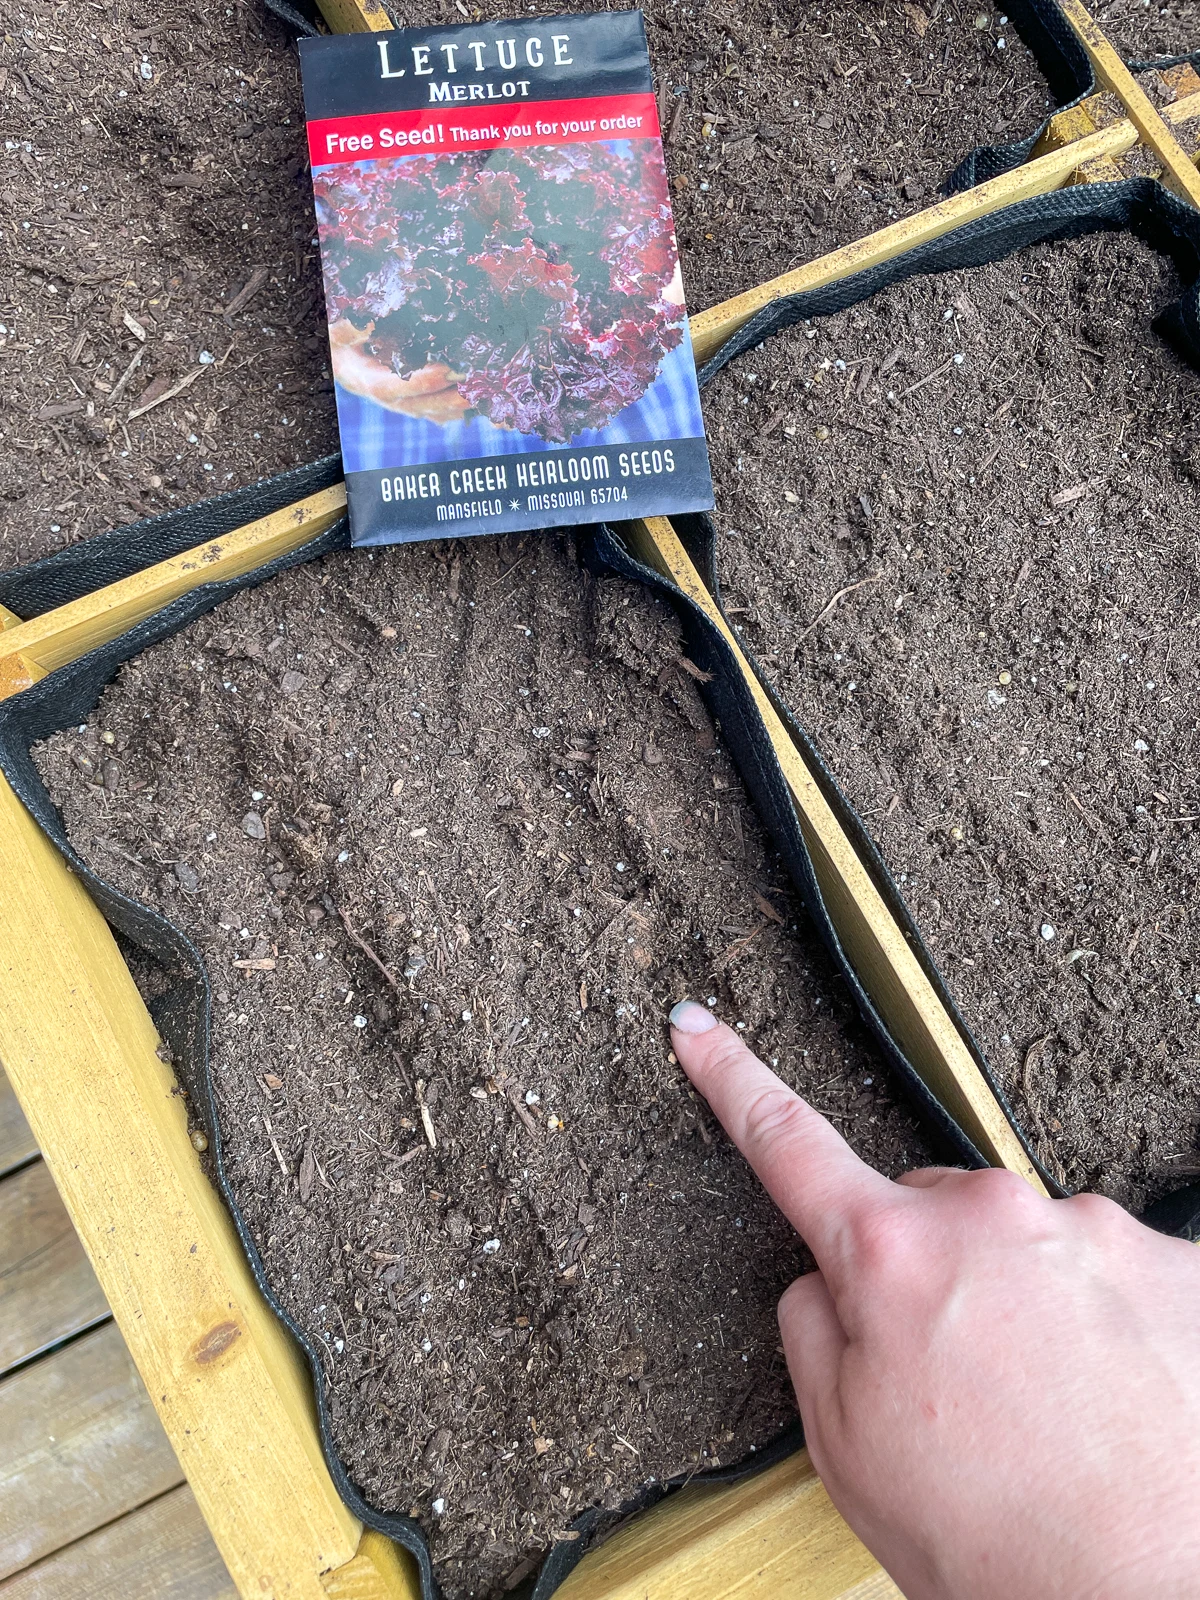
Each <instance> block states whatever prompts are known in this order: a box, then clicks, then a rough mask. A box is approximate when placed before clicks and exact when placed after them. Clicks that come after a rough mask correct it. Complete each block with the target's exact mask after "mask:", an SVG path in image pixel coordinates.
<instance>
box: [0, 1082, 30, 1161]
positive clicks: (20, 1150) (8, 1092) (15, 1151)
mask: <svg viewBox="0 0 1200 1600" xmlns="http://www.w3.org/2000/svg"><path fill="white" fill-rule="evenodd" d="M35 1155H37V1140H36V1139H35V1138H34V1137H33V1130H32V1129H31V1128H30V1126H29V1124H28V1122H26V1120H25V1113H24V1112H23V1111H22V1110H21V1106H20V1103H19V1102H18V1100H17V1097H16V1095H15V1094H14V1093H13V1086H12V1084H11V1083H9V1081H8V1074H7V1073H6V1072H5V1071H4V1070H3V1068H0V1178H4V1177H7V1175H8V1174H9V1173H10V1172H11V1171H12V1170H13V1168H14V1167H20V1166H24V1164H25V1163H26V1162H27V1161H29V1160H31V1159H32V1157H33V1156H35Z"/></svg>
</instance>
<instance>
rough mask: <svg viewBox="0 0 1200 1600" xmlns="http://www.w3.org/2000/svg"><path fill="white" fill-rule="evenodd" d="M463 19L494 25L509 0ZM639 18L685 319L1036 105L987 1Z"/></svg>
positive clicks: (850, 235) (880, 216)
mask: <svg viewBox="0 0 1200 1600" xmlns="http://www.w3.org/2000/svg"><path fill="white" fill-rule="evenodd" d="M474 9H475V13H476V14H478V15H480V16H484V17H497V18H500V17H506V16H510V15H512V13H513V3H512V0H478V3H477V5H476V7H475V8H474ZM520 9H521V10H522V11H528V12H545V13H548V14H554V13H563V12H570V11H578V10H585V11H592V10H595V9H596V4H595V0H532V3H528V4H526V5H525V6H522V7H521V8H520ZM641 9H642V11H643V13H644V15H645V18H646V34H647V38H648V40H649V45H650V60H651V65H652V67H653V69H654V78H655V84H656V87H657V91H658V95H659V108H660V109H659V116H660V120H661V121H662V122H663V125H664V137H665V144H666V153H667V167H668V170H669V172H670V173H671V200H672V205H673V206H674V210H675V224H676V231H677V233H678V237H679V249H680V256H681V259H682V263H683V282H684V289H685V292H686V294H687V301H688V305H689V307H691V309H692V310H693V311H699V310H702V309H703V308H704V307H706V306H711V305H715V304H716V303H717V302H718V301H720V300H724V299H726V298H727V297H728V296H730V295H734V294H740V293H741V292H742V291H743V290H745V289H749V288H752V287H753V286H754V285H755V284H757V283H762V282H764V281H765V280H766V279H768V278H773V277H776V276H778V274H779V273H781V272H787V271H790V270H791V268H793V267H797V266H800V265H802V264H803V263H804V262H805V261H809V260H811V259H813V258H814V257H815V256H820V255H824V254H826V253H827V252H828V251H830V250H835V249H837V248H838V246H839V245H843V244H849V243H850V242H851V241H852V240H854V239H858V238H860V237H862V235H864V234H867V233H872V232H874V231H875V229H877V228H883V227H886V226H887V224H888V223H889V222H890V221H893V220H894V219H895V218H897V217H900V216H903V215H905V213H907V212H910V211H919V210H921V209H922V207H924V206H930V205H933V204H935V203H936V201H938V200H939V199H940V198H941V197H942V185H943V183H944V181H945V179H946V178H947V177H948V176H949V174H950V172H951V171H952V170H953V169H954V168H955V167H956V166H958V164H959V162H960V161H962V159H963V158H964V156H966V155H968V154H969V153H970V152H971V150H972V149H974V147H975V146H976V145H979V144H1002V143H1007V142H1008V141H1010V140H1012V139H1018V138H1022V137H1023V136H1024V135H1026V134H1029V133H1032V132H1033V131H1034V130H1035V129H1036V128H1037V126H1038V124H1039V123H1040V122H1041V120H1042V118H1043V117H1045V116H1046V115H1047V114H1048V112H1049V111H1050V109H1051V104H1050V99H1049V95H1048V91H1047V89H1046V84H1045V80H1044V79H1043V78H1042V75H1041V73H1040V72H1039V70H1038V68H1037V66H1036V63H1035V62H1034V59H1033V57H1032V55H1031V54H1030V53H1029V51H1028V50H1027V49H1026V48H1025V46H1024V44H1023V43H1022V41H1021V39H1020V38H1019V37H1018V36H1017V34H1016V33H1015V32H1014V31H1013V29H1012V28H1011V26H1009V25H1008V24H1007V19H1004V20H1002V15H1003V7H1002V6H1001V7H999V8H994V7H992V6H989V5H987V4H984V5H979V4H976V3H974V0H971V3H970V4H967V3H962V0H931V3H929V4H915V3H913V0H908V3H905V0H848V3H846V0H842V3H812V0H806V3H805V4H803V5H795V4H787V3H780V4H772V3H771V0H738V3H736V4H735V3H733V0H724V3H721V4H716V5H702V6H695V7H693V6H681V5H679V4H678V0H645V3H644V4H643V5H642V8H641ZM388 11H389V13H390V14H391V16H392V17H393V19H394V20H395V21H396V22H397V23H398V24H399V25H400V26H408V27H411V26H414V25H416V24H428V23H430V22H431V21H438V20H441V21H445V22H448V23H456V24H461V22H462V15H461V12H460V11H459V10H458V9H457V8H456V6H455V4H454V0H432V3H430V0H388ZM980 19H982V22H983V26H980V25H979V20H980ZM706 129H707V130H708V132H707V133H706V132H705V130H706Z"/></svg>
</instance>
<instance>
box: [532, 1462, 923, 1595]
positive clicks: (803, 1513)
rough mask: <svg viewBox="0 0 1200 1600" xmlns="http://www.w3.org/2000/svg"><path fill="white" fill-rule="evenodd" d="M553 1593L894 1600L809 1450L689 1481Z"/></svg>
mask: <svg viewBox="0 0 1200 1600" xmlns="http://www.w3.org/2000/svg"><path fill="white" fill-rule="evenodd" d="M557 1593H558V1600H752V1597H753V1600H758V1597H760V1596H761V1597H763V1600H767V1597H769V1600H783V1597H786V1600H901V1597H900V1591H899V1590H898V1589H897V1588H896V1586H895V1584H893V1583H892V1581H891V1580H890V1579H889V1578H888V1577H887V1575H886V1574H885V1573H884V1572H882V1571H881V1570H880V1568H879V1565H878V1563H877V1562H876V1560H875V1558H874V1557H873V1556H872V1555H871V1554H870V1552H869V1551H868V1550H866V1549H865V1548H864V1547H863V1545H862V1544H860V1543H859V1541H858V1539H856V1538H855V1536H854V1534H852V1533H851V1532H850V1529H849V1528H848V1527H847V1526H846V1524H845V1523H844V1522H843V1521H842V1519H841V1517H840V1516H839V1515H838V1513H837V1512H836V1511H835V1510H834V1508H833V1505H832V1504H831V1503H830V1500H829V1496H828V1495H827V1494H826V1493H825V1489H824V1486H823V1485H822V1483H821V1480H820V1479H819V1478H818V1477H817V1475H816V1472H815V1471H814V1470H813V1466H812V1462H811V1461H810V1460H809V1457H808V1452H807V1451H806V1450H801V1451H800V1452H798V1454H796V1455H794V1456H791V1457H789V1458H788V1460H786V1461H782V1462H780V1463H779V1465H778V1466H776V1467H771V1468H770V1469H769V1470H768V1471H766V1472H764V1473H762V1474H761V1475H760V1476H758V1477H755V1478H750V1479H747V1480H746V1482H744V1483H738V1484H732V1485H729V1486H727V1487H724V1488H719V1489H717V1488H713V1489H704V1488H699V1487H695V1488H691V1489H686V1490H684V1491H683V1492H682V1493H681V1494H679V1495H676V1496H674V1497H673V1498H672V1499H670V1500H667V1501H664V1502H663V1504H662V1505H660V1506H656V1507H655V1508H654V1510H652V1511H649V1512H647V1513H646V1514H645V1515H644V1516H641V1517H638V1518H636V1519H635V1520H634V1521H632V1522H631V1523H630V1524H629V1526H628V1527H626V1528H623V1529H622V1530H621V1531H620V1532H619V1533H616V1534H614V1535H613V1537H612V1538H611V1539H609V1540H607V1541H606V1543H604V1544H603V1545H601V1547H600V1548H599V1550H597V1551H595V1552H594V1553H593V1554H591V1555H589V1556H585V1557H584V1559H583V1560H582V1561H581V1562H580V1563H579V1565H578V1566H577V1567H576V1569H575V1571H574V1572H573V1573H572V1574H571V1576H570V1577H569V1578H567V1580H566V1582H565V1583H564V1584H563V1585H562V1587H561V1588H560V1589H559V1590H558V1591H557Z"/></svg>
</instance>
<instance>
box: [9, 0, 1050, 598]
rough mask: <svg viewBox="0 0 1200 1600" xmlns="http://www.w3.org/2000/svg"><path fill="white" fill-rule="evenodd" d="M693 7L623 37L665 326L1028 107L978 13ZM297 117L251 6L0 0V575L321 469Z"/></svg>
mask: <svg viewBox="0 0 1200 1600" xmlns="http://www.w3.org/2000/svg"><path fill="white" fill-rule="evenodd" d="M539 7H540V8H541V9H546V10H551V11H562V10H564V9H570V7H569V5H565V4H564V3H563V0H547V3H546V4H545V5H544V6H542V5H541V0H539ZM484 9H485V11H487V12H488V13H489V14H493V13H494V14H497V15H507V14H510V13H511V12H512V11H513V10H514V9H519V8H515V7H514V6H513V5H512V4H511V0H503V3H500V0H493V3H490V4H489V5H488V6H487V7H485V8H484ZM400 10H401V8H397V12H398V14H399V12H400ZM696 10H697V11H698V12H699V14H698V15H693V14H692V13H691V11H690V9H685V8H681V7H679V6H677V5H671V4H667V3H656V4H654V5H651V6H650V7H649V8H648V14H647V17H648V27H649V34H650V45H651V51H652V60H653V63H654V67H655V72H656V80H657V82H658V83H659V85H660V86H661V89H662V103H663V107H664V110H665V112H666V118H667V133H668V144H667V161H668V166H669V168H670V170H671V172H672V174H673V178H674V189H673V200H674V204H675V211H676V217H677V221H678V228H679V235H680V244H681V249H682V252H683V257H684V276H685V283H686V287H687V291H688V297H689V302H690V304H691V306H692V308H693V309H694V310H695V309H700V308H703V307H704V306H706V305H709V304H712V303H713V302H715V301H717V300H720V299H722V298H724V297H725V296H727V295H729V294H733V293H737V292H739V291H741V290H744V289H747V288H750V287H752V286H753V285H754V284H756V283H758V282H761V281H762V280H763V279H764V278H767V277H770V276H773V275H775V274H777V273H779V272H783V271H786V270H787V269H788V268H789V267H792V266H796V265H798V264H800V263H801V262H803V261H805V260H808V259H810V258H811V257H813V256H816V255H820V254H822V253H823V252H825V251H827V250H830V249H833V248H835V247H836V246H837V245H839V244H846V243H848V242H849V241H850V240H852V239H854V238H856V237H858V236H859V235H861V234H863V233H866V232H869V231H870V230H871V229H873V228H877V227H881V226H882V225H883V224H885V223H886V222H887V221H888V220H889V218H890V217H891V216H893V215H900V214H901V213H902V212H904V211H906V210H912V209H916V208H919V207H920V206H922V205H928V204H930V203H932V202H933V201H934V200H935V199H936V198H937V191H938V186H939V185H940V183H941V182H942V179H943V178H944V177H945V175H946V173H947V172H948V171H949V170H950V169H951V168H952V167H953V166H955V165H956V164H957V162H958V161H959V160H960V159H961V157H962V156H963V155H965V154H966V153H967V151H968V150H969V149H970V147H971V146H972V145H973V144H975V143H978V142H980V141H984V140H986V141H992V140H996V139H1008V138H1012V137H1016V136H1017V135H1019V134H1023V133H1026V132H1029V131H1031V130H1032V129H1033V128H1034V127H1035V126H1036V125H1037V123H1038V121H1039V120H1040V119H1041V117H1042V116H1043V115H1044V113H1045V111H1046V109H1047V101H1046V93H1045V88H1044V85H1043V83H1042V80H1041V77H1040V75H1039V74H1038V73H1037V71H1036V69H1035V67H1034V65H1033V62H1032V60H1031V58H1030V57H1029V55H1028V52H1027V51H1026V50H1025V49H1024V46H1023V45H1022V44H1021V42H1020V40H1019V39H1017V37H1016V36H1015V35H1014V34H1013V33H1012V31H1011V29H1006V28H1005V27H1004V26H1003V25H1002V24H1001V23H1000V22H999V20H998V14H997V13H995V12H993V11H992V10H990V9H989V8H988V7H986V6H985V7H984V8H983V10H980V9H979V7H978V5H977V4H974V3H972V4H970V5H963V4H957V3H956V4H944V3H942V0H932V3H930V4H928V5H918V4H908V5H903V4H893V3H891V0H887V3H879V0H855V3H854V4H853V5H850V6H827V5H822V6H805V7H804V8H803V9H802V10H800V11H799V12H798V14H795V15H794V14H793V12H792V10H791V9H789V8H784V7H780V8H778V9H774V8H772V6H771V5H770V4H769V3H766V0H747V3H745V4H741V5H737V6H733V5H728V6H726V7H724V8H720V7H718V8H716V9H714V8H712V7H703V8H700V7H698V8H696ZM977 16H983V17H985V19H986V22H987V25H986V27H984V28H977V27H976V25H975V19H976V17H977ZM443 17H444V18H445V19H446V20H448V21H452V22H455V23H461V21H462V15H461V13H460V12H459V11H458V10H457V9H456V8H455V7H454V6H453V4H452V3H450V0H445V3H444V4H443V3H442V0H436V3H430V4H428V5H420V6H418V5H412V6H406V7H404V8H403V15H402V16H401V17H400V20H402V21H408V22H420V23H428V22H430V21H436V20H438V19H439V18H443ZM1001 39H1003V40H1004V45H1005V48H1004V49H1003V50H1002V49H1000V40H1001ZM147 74H148V75H147ZM910 79H911V82H909V81H908V80H910ZM793 101H795V102H798V103H797V104H793ZM302 120H303V119H302V103H301V98H300V84H299V72H298V68H297V63H296V55H295V51H294V49H293V48H292V47H291V45H290V43H289V42H288V39H287V35H286V33H285V31H284V29H283V28H282V27H281V26H280V25H279V24H277V23H275V22H274V21H273V20H272V19H271V18H270V17H269V16H268V15H267V14H266V13H265V10H264V9H263V7H262V6H261V5H260V4H258V3H257V0H237V3H235V4H234V5H232V6H231V7H229V8H228V11H227V8H225V7H222V6H218V7H215V8H213V7H199V6H192V7H190V8H189V7H185V8H184V9H183V10H182V11H178V12H176V13H173V17H172V20H171V21H170V22H169V23H168V24H163V23H162V21H161V19H159V18H158V17H157V16H155V15H151V14H150V13H149V12H147V13H146V15H145V17H140V16H133V17H130V16H126V15H125V14H122V15H121V16H119V17H118V16H116V15H115V14H114V15H113V16H111V17H108V16H105V17H100V16H99V14H97V15H96V16H95V17H93V18H92V19H91V20H87V19H85V20H84V22H83V23H81V24H80V25H79V26H78V27H74V26H72V27H70V28H65V25H64V23H63V21H62V18H61V17H60V15H59V13H58V11H57V10H56V9H55V7H54V6H53V5H52V4H51V3H50V0H23V3H22V8H21V12H20V15H19V16H18V17H17V18H16V19H15V22H14V25H13V27H12V31H11V32H10V33H9V34H7V35H6V36H5V38H4V39H3V40H0V121H2V122H3V127H4V133H5V135H6V139H7V140H10V141H12V145H13V147H12V148H11V149H6V150H5V151H4V152H3V154H2V155H0V163H2V165H0V202H4V203H6V204H7V208H8V212H9V214H10V215H11V216H12V217H14V218H16V219H19V223H18V226H17V228H16V229H15V230H10V231H9V232H8V233H6V234H5V236H4V239H3V241H2V242H0V324H2V331H0V352H2V353H3V356H4V360H5V379H6V385H5V388H6V401H7V404H6V408H5V413H4V415H3V417H0V443H2V445H3V449H0V567H10V566H15V565H17V564H19V563H22V562H25V561H31V560H34V559H36V558H37V557H38V556H41V555H44V554H46V553H47V552H49V551H50V550H53V549H55V548H56V547H57V546H59V545H61V544H66V543H72V542H74V541H75V540H77V539H82V538H86V537H87V536H88V535H89V534H92V533H96V532H99V531H101V530H102V529H104V528H108V527H114V526H119V525H120V524H122V523H123V522H128V521H132V520H134V519H135V518H137V517H141V516H147V515H150V514H151V513H153V512H155V511H160V510H164V509H167V508H169V507H170V506H172V505H187V504H190V503H192V502H194V501H196V500H198V499H201V498H203V497H205V496H206V495H210V494H214V493H217V492H219V491H220V490H222V489H228V488H234V487H237V486H239V485H241V484H244V483H249V482H253V481H254V480H255V479H256V478H258V477H262V476H267V475H269V474H271V473H273V472H278V471H280V470H282V469H283V468H285V467H288V466H293V465H296V464H297V463H299V462H301V461H309V460H312V459H313V458H314V457H316V456H319V455H322V454H324V453H326V452H327V451H330V450H333V449H336V447H337V434H336V427H335V422H334V413H333V390H332V382H331V378H330V372H329V351H328V345H327V342H326V328H325V308H324V300H323V295H322V292H321V283H320V272H319V264H318V260H317V251H316V248H315V246H314V244H313V237H314V233H315V228H314V219H313V211H312V192H311V182H310V178H309V173H308V169H307V165H306V156H305V151H304V144H303V137H302ZM705 127H709V128H710V129H711V130H712V131H711V133H710V135H709V136H708V137H706V136H705V133H704V129H705ZM702 185H706V186H707V187H702ZM127 316H128V317H129V318H130V319H132V321H133V322H134V323H136V325H137V327H136V328H134V327H131V326H130V323H129V322H128V321H127V320H126V317H127ZM138 329H140V330H141V333H139V332H138V331H137V330H138ZM142 334H144V335H145V337H144V339H143V338H142V336H141V335H142ZM208 356H212V357H213V358H214V359H213V360H212V361H211V362H209V361H207V360H206V357H208ZM135 358H137V359H138V364H137V365H136V367H133V362H134V360H135ZM131 367H133V370H132V371H130V368H131ZM184 379H190V380H191V381H190V383H189V386H188V387H187V388H186V389H183V390H182V391H181V392H180V393H179V394H178V395H177V396H175V397H173V398H169V399H163V398H160V397H162V396H164V395H167V394H168V393H169V392H170V391H171V390H172V389H173V388H174V387H175V386H176V385H177V384H179V383H180V382H181V381H182V380H184ZM156 399H157V400H158V401H159V403H158V404H157V405H155V406H153V407H152V409H150V410H148V411H146V412H144V413H143V414H141V415H136V416H135V415H133V413H134V412H138V411H140V409H141V407H143V406H147V405H150V404H151V402H152V401H155V400H156Z"/></svg>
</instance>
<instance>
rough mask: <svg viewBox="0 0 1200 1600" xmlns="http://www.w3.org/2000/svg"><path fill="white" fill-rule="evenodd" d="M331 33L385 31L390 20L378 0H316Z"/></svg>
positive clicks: (390, 22) (390, 24)
mask: <svg viewBox="0 0 1200 1600" xmlns="http://www.w3.org/2000/svg"><path fill="white" fill-rule="evenodd" d="M317 4H318V5H319V6H320V8H321V15H322V16H323V17H324V18H325V21H326V22H327V23H328V24H329V31H330V32H331V33H385V32H387V31H388V30H389V29H390V28H391V26H392V20H391V18H390V17H389V16H388V14H387V12H386V11H385V10H384V9H383V7H382V5H380V3H379V0H317Z"/></svg>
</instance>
